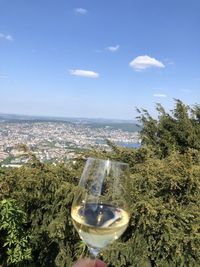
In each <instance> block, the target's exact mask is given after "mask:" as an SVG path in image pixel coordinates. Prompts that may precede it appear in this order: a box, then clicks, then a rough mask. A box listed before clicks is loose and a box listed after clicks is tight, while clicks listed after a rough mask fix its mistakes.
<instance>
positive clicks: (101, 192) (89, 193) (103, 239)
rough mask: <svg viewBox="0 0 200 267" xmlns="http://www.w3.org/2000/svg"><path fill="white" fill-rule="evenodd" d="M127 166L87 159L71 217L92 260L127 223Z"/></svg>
mask: <svg viewBox="0 0 200 267" xmlns="http://www.w3.org/2000/svg"><path fill="white" fill-rule="evenodd" d="M128 178H129V166H128V164H126V163H122V162H117V161H110V160H102V159H96V158H89V159H88V160H87V162H86V165H85V168H84V170H83V174H82V176H81V179H80V182H79V187H78V193H77V195H76V196H75V198H74V201H73V204H72V210H71V217H72V221H73V224H74V226H75V228H76V230H77V231H78V233H79V236H80V238H81V239H82V240H83V241H84V242H85V243H86V245H87V246H88V248H89V250H90V252H91V254H92V256H93V257H96V256H97V255H98V253H99V251H100V250H101V249H103V248H104V247H106V246H107V245H108V244H110V243H112V242H113V241H114V240H116V239H118V238H119V237H120V236H121V235H122V234H123V232H124V231H125V230H126V228H127V226H128V222H129V213H128V206H127V201H126V192H127V191H126V188H127V185H128Z"/></svg>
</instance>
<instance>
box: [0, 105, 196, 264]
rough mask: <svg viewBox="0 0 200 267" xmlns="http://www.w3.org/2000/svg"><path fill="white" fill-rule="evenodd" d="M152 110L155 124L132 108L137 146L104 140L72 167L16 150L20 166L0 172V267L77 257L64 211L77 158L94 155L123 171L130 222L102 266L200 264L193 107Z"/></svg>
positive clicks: (78, 248) (79, 245) (77, 244)
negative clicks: (22, 159)
mask: <svg viewBox="0 0 200 267" xmlns="http://www.w3.org/2000/svg"><path fill="white" fill-rule="evenodd" d="M157 110H158V113H159V117H158V120H156V119H154V118H152V117H151V116H150V115H149V113H148V112H147V111H144V110H143V111H140V114H139V117H140V120H141V121H142V122H143V126H144V127H143V130H142V132H141V138H142V142H143V145H142V146H141V147H140V148H138V149H134V148H121V147H118V146H116V145H114V144H112V143H111V142H109V141H108V144H109V145H110V147H111V148H112V152H106V151H89V152H87V154H86V155H84V156H83V157H82V158H81V159H77V160H76V164H75V165H74V164H68V165H66V164H57V165H54V164H43V163H41V162H39V161H38V160H37V158H35V157H34V155H33V154H32V153H31V152H30V151H28V150H27V149H26V148H25V147H23V151H24V153H27V156H28V157H29V159H30V160H29V162H28V163H27V164H26V165H24V166H23V167H21V168H18V169H5V168H1V169H0V200H1V202H0V264H1V265H2V266H18V265H20V264H21V266H32V267H36V266H52V267H53V266H55V267H56V266H59V267H70V266H71V265H72V263H73V262H74V261H75V260H76V259H77V258H78V257H79V256H80V254H82V253H83V254H84V253H85V246H84V244H83V242H82V241H80V239H79V237H78V235H77V233H76V231H75V230H74V227H73V226H72V222H71V219H70V209H71V203H72V199H73V196H74V194H76V189H77V183H78V181H79V178H80V175H81V172H82V168H83V165H84V162H85V158H86V157H88V156H96V157H99V158H104V159H106V158H111V159H114V160H119V161H123V162H127V163H129V165H130V169H131V177H130V184H129V188H128V189H127V201H129V202H131V209H130V214H131V220H130V224H129V227H128V229H127V230H126V232H125V233H124V235H123V236H122V238H121V239H120V240H119V241H117V242H115V243H113V244H112V245H110V246H109V247H108V248H106V249H105V250H104V251H103V252H102V255H101V257H102V258H103V259H104V260H105V261H106V262H107V263H108V264H109V267H141V266H142V267H154V266H156V267H179V266H180V267H185V266H186V267H198V266H200V205H199V203H200V143H199V142H200V108H199V106H197V105H196V106H194V107H193V108H190V107H187V106H186V105H184V104H183V103H182V102H181V101H179V100H177V101H176V106H175V109H174V110H173V111H172V113H171V114H168V113H167V112H166V111H165V110H164V108H163V107H162V106H160V105H158V106H157ZM5 214H7V215H5ZM6 216H7V217H6ZM13 235H14V236H15V238H12V237H13ZM8 242H10V243H8ZM16 248H17V250H15V249H16ZM11 251H12V252H11ZM86 253H87V252H86Z"/></svg>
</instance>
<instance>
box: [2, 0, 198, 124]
mask: <svg viewBox="0 0 200 267" xmlns="http://www.w3.org/2000/svg"><path fill="white" fill-rule="evenodd" d="M199 14H200V1H199V0H166V1H164V0H163V1H161V0H152V1H149V0H117V1H116V0H115V1H114V0H101V1H98V0H88V1H84V0H81V1H76V0H40V1H39V0H29V1H27V0H0V113H17V114H32V115H51V116H70V117H101V118H120V119H134V118H135V116H137V113H136V111H135V107H138V108H146V109H148V110H149V111H150V112H151V113H152V114H154V110H155V103H161V104H163V106H164V107H165V108H166V109H167V110H168V109H172V108H173V106H174V100H173V99H174V98H179V99H181V100H182V101H183V102H184V103H186V104H190V105H192V104H196V103H200V86H199V84H200V28H199V25H200V15H199Z"/></svg>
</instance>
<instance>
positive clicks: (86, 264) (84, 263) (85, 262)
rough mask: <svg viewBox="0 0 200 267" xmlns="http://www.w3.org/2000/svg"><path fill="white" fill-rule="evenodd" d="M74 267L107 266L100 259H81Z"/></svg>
mask: <svg viewBox="0 0 200 267" xmlns="http://www.w3.org/2000/svg"><path fill="white" fill-rule="evenodd" d="M72 267H107V265H106V264H105V263H104V262H103V261H101V260H99V259H96V260H90V259H81V260H79V261H77V262H76V263H75V264H74V265H73V266H72Z"/></svg>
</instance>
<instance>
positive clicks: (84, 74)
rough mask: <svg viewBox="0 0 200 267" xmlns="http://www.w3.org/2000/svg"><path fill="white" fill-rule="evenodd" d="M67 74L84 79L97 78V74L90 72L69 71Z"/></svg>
mask: <svg viewBox="0 0 200 267" xmlns="http://www.w3.org/2000/svg"><path fill="white" fill-rule="evenodd" d="M69 73H70V74H71V75H74V76H79V77H86V78H98V77H99V73H97V72H94V71H90V70H69Z"/></svg>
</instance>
